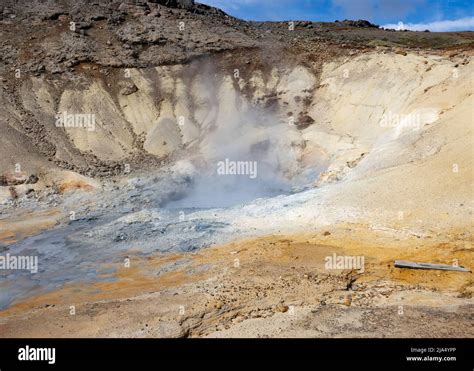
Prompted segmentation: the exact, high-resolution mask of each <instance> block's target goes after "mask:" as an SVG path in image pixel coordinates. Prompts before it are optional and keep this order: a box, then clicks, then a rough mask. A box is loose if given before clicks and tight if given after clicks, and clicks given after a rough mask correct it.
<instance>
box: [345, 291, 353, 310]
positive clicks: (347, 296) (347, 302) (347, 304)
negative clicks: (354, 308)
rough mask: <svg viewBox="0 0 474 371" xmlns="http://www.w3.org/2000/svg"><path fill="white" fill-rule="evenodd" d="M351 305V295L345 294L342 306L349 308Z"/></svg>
mask: <svg viewBox="0 0 474 371" xmlns="http://www.w3.org/2000/svg"><path fill="white" fill-rule="evenodd" d="M351 303H352V295H350V294H347V295H346V296H345V298H344V305H346V306H348V307H350V306H351Z"/></svg>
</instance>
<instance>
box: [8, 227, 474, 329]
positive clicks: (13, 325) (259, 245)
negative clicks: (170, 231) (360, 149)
mask: <svg viewBox="0 0 474 371" xmlns="http://www.w3.org/2000/svg"><path fill="white" fill-rule="evenodd" d="M329 233H331V232H329ZM393 237H394V236H393V235H391V234H390V233H387V232H374V233H371V234H370V235H368V234H367V233H366V232H365V231H364V230H363V229H361V228H360V226H357V225H346V226H340V227H339V228H337V229H335V230H333V231H332V233H331V234H330V235H329V234H328V231H324V232H322V233H315V234H314V233H313V234H305V235H298V236H276V235H275V236H266V237H261V238H257V239H250V240H245V241H239V242H234V243H230V244H227V245H224V246H216V247H212V248H208V249H205V250H201V251H199V252H196V253H193V254H172V255H168V254H166V255H162V256H160V255H158V256H153V257H147V258H142V259H133V262H134V263H133V266H131V267H130V268H122V269H119V270H118V271H117V273H116V275H117V277H116V278H117V280H115V281H114V282H102V283H96V284H93V285H87V286H84V285H66V286H65V287H64V288H63V289H61V290H58V291H55V292H51V293H46V294H44V295H39V296H37V297H34V298H30V299H27V300H25V301H23V302H22V301H20V302H19V303H16V304H15V305H13V306H12V307H10V308H9V309H7V310H6V311H3V312H2V317H3V319H5V317H8V318H9V319H8V321H6V322H5V323H1V322H0V329H1V333H2V334H3V335H4V336H7V337H8V336H19V337H48V336H64V337H74V336H84V337H97V336H98V337H104V336H105V337H107V336H112V337H465V336H468V337H471V336H473V335H474V330H473V327H472V323H473V312H472V308H473V307H472V305H473V303H472V299H469V300H466V298H468V297H471V296H472V281H471V278H470V275H460V274H459V273H457V272H439V271H419V270H411V271H406V270H405V271H402V270H399V269H396V268H394V267H393V265H392V261H393V259H394V258H405V259H415V260H416V259H419V260H423V259H424V258H426V257H428V256H429V257H430V258H431V259H433V249H435V248H437V249H438V251H437V252H436V253H435V255H437V256H436V257H437V258H441V259H442V258H443V256H446V255H449V254H450V253H452V251H458V254H459V251H463V250H464V251H463V252H461V253H460V254H461V257H464V255H467V254H468V252H467V251H466V250H465V249H463V248H462V246H460V245H459V244H456V243H452V242H451V243H449V242H445V243H442V244H440V243H435V242H433V243H429V244H428V243H427V244H420V243H419V242H418V241H419V240H418V239H417V238H416V237H412V238H408V239H405V240H404V241H403V242H402V243H398V244H396V245H395V244H393ZM382 246H383V247H382ZM414 246H416V247H414ZM401 250H402V251H403V253H402V254H400V251H401ZM333 253H337V254H340V255H343V254H349V255H358V254H364V255H365V256H366V259H367V262H366V265H365V271H364V272H362V273H361V272H359V271H356V270H334V271H330V270H329V271H328V270H327V269H325V267H324V257H325V256H328V255H331V254H333ZM72 303H74V305H75V307H76V308H75V310H76V314H75V315H70V305H71V304H72ZM28 308H29V310H28V312H27V315H26V314H25V310H26V309H28ZM26 318H27V320H26V321H25V319H26Z"/></svg>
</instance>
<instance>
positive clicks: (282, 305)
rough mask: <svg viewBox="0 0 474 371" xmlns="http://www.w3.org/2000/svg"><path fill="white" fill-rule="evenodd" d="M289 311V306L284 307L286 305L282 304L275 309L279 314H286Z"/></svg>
mask: <svg viewBox="0 0 474 371" xmlns="http://www.w3.org/2000/svg"><path fill="white" fill-rule="evenodd" d="M288 309H289V307H288V305H284V304H282V303H280V304H278V305H277V306H276V307H275V310H276V311H277V312H280V313H286V312H288Z"/></svg>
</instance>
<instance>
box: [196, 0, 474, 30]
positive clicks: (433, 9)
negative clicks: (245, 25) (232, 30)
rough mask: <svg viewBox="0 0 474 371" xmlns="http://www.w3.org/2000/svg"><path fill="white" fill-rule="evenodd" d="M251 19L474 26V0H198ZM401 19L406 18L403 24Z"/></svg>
mask: <svg viewBox="0 0 474 371" xmlns="http://www.w3.org/2000/svg"><path fill="white" fill-rule="evenodd" d="M197 1H198V2H201V3H204V4H208V5H212V6H216V7H218V8H221V9H222V10H224V11H225V12H227V13H228V14H231V15H233V16H235V17H238V18H242V19H247V20H258V21H261V20H268V21H277V20H311V21H330V22H333V21H335V20H336V19H339V20H342V19H367V20H369V21H371V22H373V23H376V24H379V25H381V26H386V27H390V28H397V27H399V26H401V27H403V28H407V29H413V30H425V29H429V30H431V31H460V30H471V31H472V30H474V5H473V4H474V1H473V0H197ZM399 22H402V24H400V23H399Z"/></svg>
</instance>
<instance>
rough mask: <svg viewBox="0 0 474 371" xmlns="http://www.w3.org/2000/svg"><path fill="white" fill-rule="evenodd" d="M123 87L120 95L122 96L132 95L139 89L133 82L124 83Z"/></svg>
mask: <svg viewBox="0 0 474 371" xmlns="http://www.w3.org/2000/svg"><path fill="white" fill-rule="evenodd" d="M122 85H123V87H122V89H121V90H120V94H122V95H131V94H133V93H136V92H137V91H138V87H137V86H136V85H135V84H134V83H133V82H128V83H124V84H122Z"/></svg>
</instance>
